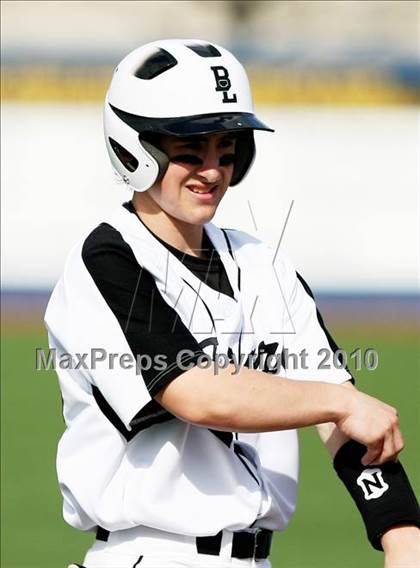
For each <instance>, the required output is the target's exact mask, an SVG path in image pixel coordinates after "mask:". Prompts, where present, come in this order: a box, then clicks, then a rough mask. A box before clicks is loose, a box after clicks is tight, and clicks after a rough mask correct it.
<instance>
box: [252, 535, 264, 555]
mask: <svg viewBox="0 0 420 568" xmlns="http://www.w3.org/2000/svg"><path fill="white" fill-rule="evenodd" d="M262 532H263V529H261V528H257V530H256V531H255V533H254V549H253V551H252V557H253V559H254V560H261V558H260V557H259V556H257V554H258V548H259V546H260V542H259V539H258V537H259V536H260V535H261V534H262Z"/></svg>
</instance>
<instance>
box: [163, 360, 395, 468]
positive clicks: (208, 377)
mask: <svg viewBox="0 0 420 568" xmlns="http://www.w3.org/2000/svg"><path fill="white" fill-rule="evenodd" d="M233 371H234V368H233V366H230V367H227V368H226V369H224V370H219V373H218V374H217V375H215V374H214V370H213V369H212V368H211V367H210V368H209V369H200V368H198V367H194V368H192V369H190V370H189V371H186V372H185V373H183V374H182V375H181V376H179V377H178V378H177V379H175V380H174V381H172V382H171V383H170V384H169V385H167V386H166V387H165V388H164V389H162V391H161V392H160V393H158V395H157V396H156V399H157V400H158V402H159V403H160V404H161V405H162V406H163V407H164V408H166V409H167V410H168V411H169V412H171V413H172V414H174V415H176V416H178V417H179V418H181V419H182V420H185V421H187V422H191V423H193V424H195V425H197V426H202V427H208V428H214V429H220V430H227V431H232V432H268V431H275V430H284V429H290V428H301V427H304V426H311V425H315V424H322V423H327V422H331V423H333V424H335V425H336V426H337V428H338V429H339V430H340V432H341V433H342V434H344V435H345V436H348V437H351V438H353V439H355V440H357V441H359V442H361V443H363V444H365V445H366V446H367V447H368V450H369V451H368V453H367V454H366V456H365V458H366V457H367V458H368V459H369V460H370V461H368V462H366V464H367V463H373V456H376V458H375V463H383V462H384V461H388V460H389V459H391V456H395V455H396V454H397V453H398V452H399V451H400V449H401V448H402V439H401V434H400V432H399V428H398V419H397V413H396V411H395V409H394V408H392V407H391V406H388V405H387V404H385V403H383V402H381V401H379V400H377V399H375V398H372V397H370V396H368V395H365V394H363V393H360V392H359V391H357V390H356V389H353V388H346V387H344V386H342V385H335V384H328V383H322V382H313V381H294V380H289V379H282V378H279V377H277V376H273V375H270V374H269V373H264V372H261V371H258V370H254V369H248V368H242V369H241V371H240V373H239V374H237V375H235V374H233ZM400 439H401V442H399V440H400ZM379 447H380V449H381V451H380V452H379V453H378V448H379ZM337 449H338V448H337ZM369 452H370V453H369ZM365 458H364V459H365Z"/></svg>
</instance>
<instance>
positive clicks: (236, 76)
mask: <svg viewBox="0 0 420 568" xmlns="http://www.w3.org/2000/svg"><path fill="white" fill-rule="evenodd" d="M104 129H105V141H106V146H107V149H108V153H109V156H110V158H111V163H112V166H113V168H114V170H115V171H116V173H117V175H118V176H120V177H121V178H122V179H123V181H124V182H125V183H126V184H127V185H129V186H130V187H131V189H133V190H135V191H146V190H147V189H149V188H150V187H152V185H153V184H154V183H155V182H156V181H157V180H159V179H161V177H162V176H163V175H164V173H165V171H166V168H167V166H168V157H167V156H166V154H165V153H164V152H162V150H161V149H159V148H158V147H157V145H156V143H154V142H153V134H166V135H172V136H191V135H194V134H210V133H216V132H224V131H227V132H228V131H230V132H237V133H238V137H237V143H236V151H235V164H234V171H233V176H232V181H231V185H236V184H237V183H239V182H240V181H241V180H242V179H243V178H244V176H245V175H246V173H247V172H248V170H249V168H250V166H251V164H252V161H253V159H254V156H255V142H254V135H253V130H269V131H271V132H273V130H272V129H271V128H269V127H268V126H266V125H265V124H263V123H262V122H261V121H260V120H259V119H258V118H257V117H256V116H255V115H254V111H253V104H252V96H251V91H250V87H249V82H248V78H247V75H246V72H245V70H244V68H243V67H242V65H241V64H240V63H239V61H238V60H237V59H236V58H235V57H234V56H233V55H232V54H231V53H230V52H229V51H227V50H226V49H224V48H223V47H220V46H218V45H215V44H211V43H208V42H206V41H202V40H195V39H185V40H183V39H169V40H161V41H155V42H152V43H148V44H146V45H143V46H142V47H139V48H138V49H135V50H134V51H132V52H131V53H129V54H128V55H127V56H126V57H125V58H124V59H123V60H122V61H121V63H120V64H119V65H118V66H117V68H116V69H115V71H114V75H113V78H112V81H111V85H110V87H109V90H108V93H107V95H106V100H105V108H104ZM150 135H152V136H150Z"/></svg>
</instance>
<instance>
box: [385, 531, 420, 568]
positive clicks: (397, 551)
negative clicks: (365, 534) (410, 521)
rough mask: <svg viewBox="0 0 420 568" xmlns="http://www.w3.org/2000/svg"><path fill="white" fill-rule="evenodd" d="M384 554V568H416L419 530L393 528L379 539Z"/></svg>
mask: <svg viewBox="0 0 420 568" xmlns="http://www.w3.org/2000/svg"><path fill="white" fill-rule="evenodd" d="M381 543H382V547H383V549H384V552H385V568H418V567H419V566H420V530H419V529H418V528H417V527H414V526H408V525H407V526H403V525H399V526H395V527H392V528H391V529H389V530H388V531H386V533H385V534H384V535H383V537H382V539H381Z"/></svg>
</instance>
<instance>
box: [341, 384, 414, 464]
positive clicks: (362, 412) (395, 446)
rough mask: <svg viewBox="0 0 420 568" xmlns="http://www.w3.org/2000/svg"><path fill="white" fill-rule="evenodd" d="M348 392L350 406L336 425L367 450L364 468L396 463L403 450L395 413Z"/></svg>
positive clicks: (364, 395)
mask: <svg viewBox="0 0 420 568" xmlns="http://www.w3.org/2000/svg"><path fill="white" fill-rule="evenodd" d="M346 392H348V394H349V398H348V404H347V406H346V409H345V410H344V413H343V414H344V415H343V416H342V417H341V418H340V419H339V420H337V422H336V425H337V427H338V429H339V430H340V431H341V432H343V434H345V435H346V436H348V437H349V438H352V439H353V440H356V441H357V442H359V443H361V444H363V445H365V446H367V452H366V454H365V455H364V456H363V458H362V464H363V465H364V466H368V465H381V464H383V463H385V462H387V461H395V460H396V459H397V456H398V454H399V453H400V452H401V450H402V449H403V448H404V440H403V437H402V434H401V431H400V428H399V421H398V413H397V411H396V409H395V408H393V407H392V406H389V405H388V404H386V403H384V402H382V401H380V400H378V399H376V398H373V397H371V396H369V395H367V394H364V393H362V392H359V391H358V390H356V389H351V390H350V389H346Z"/></svg>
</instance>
